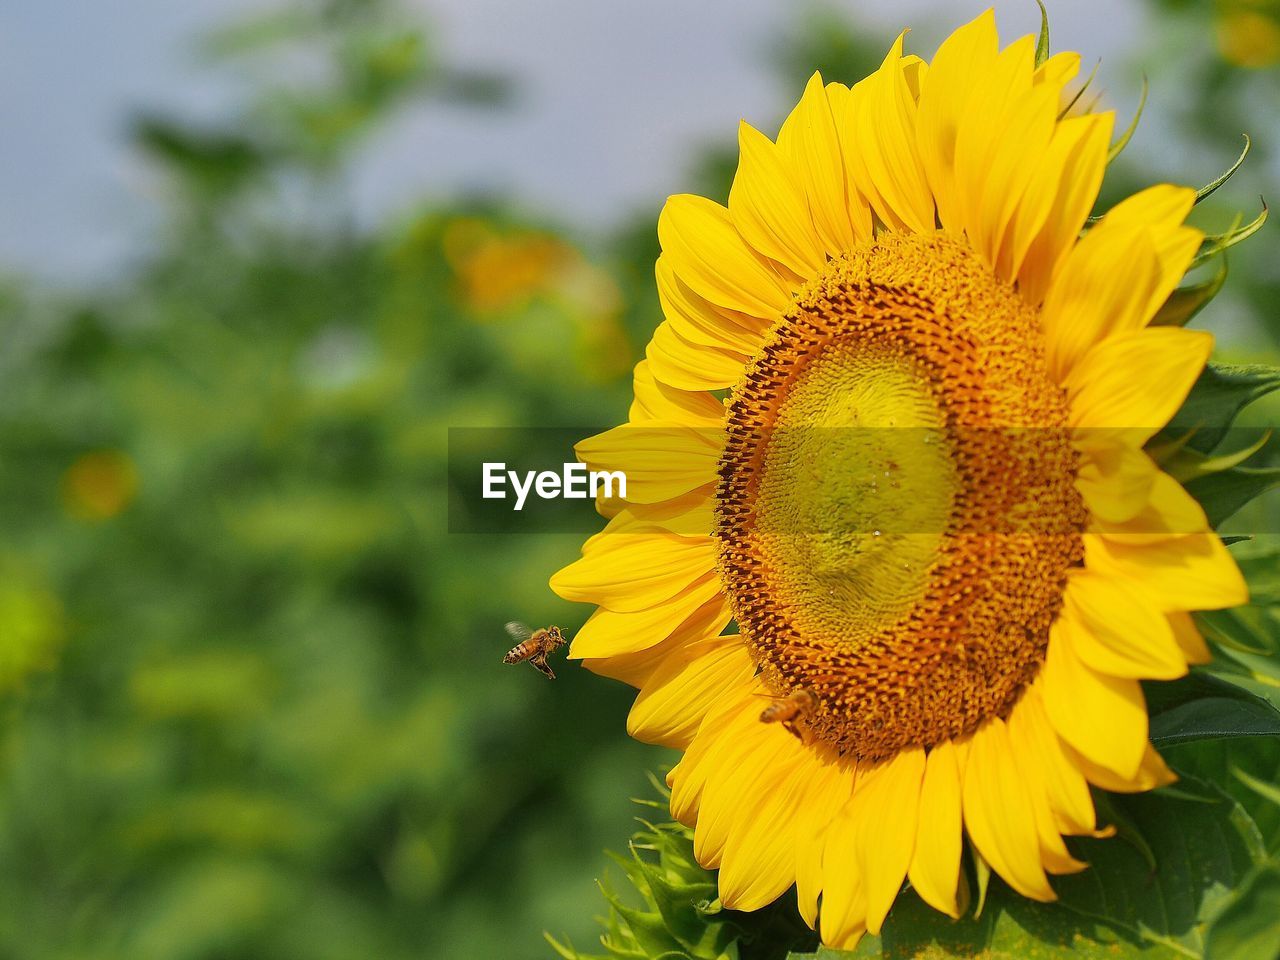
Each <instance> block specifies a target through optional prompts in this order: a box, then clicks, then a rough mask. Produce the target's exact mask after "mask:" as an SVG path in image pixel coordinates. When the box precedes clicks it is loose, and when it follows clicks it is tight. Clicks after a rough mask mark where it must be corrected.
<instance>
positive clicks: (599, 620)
mask: <svg viewBox="0 0 1280 960" xmlns="http://www.w3.org/2000/svg"><path fill="white" fill-rule="evenodd" d="M728 622H729V607H728V603H727V601H725V600H724V598H723V597H722V596H721V594H720V579H719V577H718V576H716V574H715V573H708V574H705V575H704V576H702V577H700V578H699V579H697V580H695V581H694V582H693V583H692V584H690V585H689V586H688V587H686V588H685V589H684V590H682V591H680V592H679V593H678V594H676V595H675V596H674V597H672V598H671V599H670V600H665V601H663V602H662V603H657V604H654V605H653V606H652V607H649V608H647V609H644V610H638V611H635V612H631V613H615V612H614V611H612V610H606V609H605V608H604V607H600V608H598V609H597V610H596V612H595V613H593V614H592V615H591V617H590V619H588V620H587V622H586V623H585V624H583V625H582V629H581V630H579V631H578V633H577V636H575V637H574V638H573V643H572V644H570V646H569V657H570V658H571V659H574V660H579V659H581V660H586V661H588V662H587V663H585V664H584V666H586V667H587V668H588V669H591V670H593V671H594V672H597V673H604V674H605V676H617V675H618V674H617V671H618V670H627V666H628V665H627V664H626V663H618V664H617V665H616V666H615V667H614V668H613V669H612V670H611V671H610V672H606V670H604V669H596V667H595V666H593V665H592V662H591V661H595V660H600V659H603V658H618V657H620V656H621V655H623V654H632V653H637V652H639V651H642V650H649V649H650V648H652V647H655V646H657V645H659V644H661V643H663V642H664V641H666V640H668V639H669V638H671V637H682V638H684V639H689V638H690V637H696V638H701V637H703V636H716V635H717V634H719V633H720V631H721V630H723V629H724V625H725V624H726V623H728ZM631 673H632V671H628V673H627V676H622V677H619V679H624V680H626V682H628V683H632V682H633V681H632V680H631V679H628V676H630V675H631ZM634 685H635V686H639V683H635V684H634Z"/></svg>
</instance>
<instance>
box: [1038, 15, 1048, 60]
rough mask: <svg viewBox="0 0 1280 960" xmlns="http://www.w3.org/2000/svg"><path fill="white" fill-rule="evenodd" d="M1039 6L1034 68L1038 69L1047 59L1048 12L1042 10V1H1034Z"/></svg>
mask: <svg viewBox="0 0 1280 960" xmlns="http://www.w3.org/2000/svg"><path fill="white" fill-rule="evenodd" d="M1036 3H1037V4H1039V5H1040V36H1039V37H1037V38H1036V66H1037V67H1039V66H1040V65H1042V64H1043V63H1044V62H1045V61H1046V60H1048V59H1049V11H1048V10H1046V9H1045V8H1044V0H1036Z"/></svg>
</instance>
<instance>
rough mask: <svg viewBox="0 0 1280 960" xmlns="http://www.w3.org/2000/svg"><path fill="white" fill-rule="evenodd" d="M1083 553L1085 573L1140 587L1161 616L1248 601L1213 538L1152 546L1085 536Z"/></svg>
mask: <svg viewBox="0 0 1280 960" xmlns="http://www.w3.org/2000/svg"><path fill="white" fill-rule="evenodd" d="M1084 550H1085V564H1086V566H1088V567H1089V568H1090V569H1093V570H1097V571H1098V572H1099V573H1101V574H1102V575H1103V576H1115V577H1122V578H1124V579H1125V580H1127V581H1135V582H1137V583H1140V584H1142V586H1143V588H1144V589H1145V590H1147V591H1148V592H1149V593H1150V594H1151V595H1152V597H1153V599H1154V600H1155V602H1156V603H1158V604H1159V605H1160V607H1161V609H1163V610H1166V611H1170V610H1221V609H1225V608H1227V607H1235V606H1239V605H1240V604H1242V603H1248V602H1249V588H1248V586H1247V585H1246V584H1245V581H1244V577H1243V576H1242V575H1241V573H1240V568H1239V567H1238V566H1236V562H1235V560H1234V559H1233V558H1232V556H1231V554H1230V553H1228V552H1227V548H1226V547H1225V546H1224V545H1223V543H1222V541H1221V540H1220V539H1219V538H1218V535H1217V534H1214V533H1192V534H1188V535H1187V536H1185V537H1172V538H1169V539H1166V540H1159V541H1156V542H1153V543H1119V542H1117V540H1116V538H1114V537H1099V536H1095V535H1093V534H1085V535H1084Z"/></svg>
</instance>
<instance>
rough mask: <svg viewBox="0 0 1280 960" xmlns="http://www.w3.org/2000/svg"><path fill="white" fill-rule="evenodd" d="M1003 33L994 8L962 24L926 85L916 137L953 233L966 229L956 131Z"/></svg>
mask: <svg viewBox="0 0 1280 960" xmlns="http://www.w3.org/2000/svg"><path fill="white" fill-rule="evenodd" d="M997 43H998V39H997V37H996V21H995V14H994V13H993V12H992V11H991V10H987V11H986V12H984V13H982V14H981V15H979V16H978V17H977V18H976V19H974V20H973V21H971V22H970V23H968V24H966V25H965V26H963V27H961V28H960V29H958V30H956V31H955V32H954V33H953V34H951V36H950V37H948V38H947V39H946V40H945V41H943V43H942V46H940V47H939V48H938V52H937V54H936V55H935V56H934V58H933V62H932V63H931V64H930V65H929V72H928V74H927V75H926V76H925V78H924V83H923V84H922V86H921V89H920V105H919V110H918V112H917V115H916V132H917V136H916V143H917V150H918V152H919V155H920V164H921V166H922V168H923V169H924V171H925V173H926V176H927V178H928V182H929V186H930V188H931V192H932V194H933V196H934V197H935V198H936V200H937V204H938V219H939V220H940V221H941V223H942V226H943V227H945V228H946V229H947V230H949V231H951V232H952V233H957V234H958V233H963V232H964V223H963V221H962V218H961V207H960V203H959V192H958V190H957V189H956V173H955V156H956V137H957V134H958V131H959V128H960V125H961V123H962V122H963V120H964V119H965V118H966V117H968V116H970V115H971V114H972V112H973V103H974V96H975V84H974V82H973V78H974V77H976V76H985V75H986V74H987V73H988V72H989V70H990V67H991V64H992V63H993V62H994V61H995V57H996V52H997Z"/></svg>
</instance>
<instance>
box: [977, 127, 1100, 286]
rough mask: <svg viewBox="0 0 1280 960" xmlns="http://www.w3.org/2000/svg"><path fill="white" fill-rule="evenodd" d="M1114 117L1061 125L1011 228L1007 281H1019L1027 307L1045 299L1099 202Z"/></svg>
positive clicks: (1006, 253) (1054, 134) (1008, 244)
mask: <svg viewBox="0 0 1280 960" xmlns="http://www.w3.org/2000/svg"><path fill="white" fill-rule="evenodd" d="M1114 119H1115V115H1114V114H1113V113H1110V112H1108V113H1100V114H1090V115H1088V116H1084V117H1072V118H1069V119H1066V120H1062V121H1059V123H1058V125H1057V127H1056V128H1055V129H1054V132H1053V139H1052V140H1050V142H1049V147H1048V149H1047V150H1046V151H1045V154H1044V156H1043V157H1042V158H1041V160H1040V162H1039V163H1038V164H1037V165H1036V169H1035V173H1034V175H1033V177H1032V179H1031V183H1030V184H1029V185H1028V187H1027V192H1026V194H1025V196H1024V197H1023V201H1022V203H1021V204H1020V205H1019V207H1018V213H1017V216H1016V217H1015V219H1014V222H1013V226H1012V228H1011V234H1010V236H1009V238H1008V241H1007V242H1006V244H1005V246H1004V248H1003V250H1002V254H1004V255H1006V256H1007V257H1008V260H1007V267H1006V270H1007V272H1006V273H1005V274H1004V275H1005V276H1016V277H1017V278H1018V290H1019V292H1020V293H1021V294H1022V297H1023V299H1025V300H1026V301H1027V302H1028V303H1032V304H1036V303H1039V302H1040V301H1042V300H1043V299H1044V296H1045V293H1046V292H1047V291H1048V289H1049V285H1050V283H1051V282H1052V280H1053V278H1054V277H1055V276H1056V275H1057V273H1058V271H1059V269H1060V268H1061V266H1062V263H1063V261H1064V260H1065V258H1066V255H1067V254H1068V253H1069V252H1070V250H1071V249H1072V247H1073V246H1074V245H1075V243H1076V238H1077V237H1078V236H1079V235H1080V228H1081V227H1083V226H1084V223H1085V220H1086V219H1088V216H1089V211H1090V210H1092V209H1093V205H1094V203H1095V202H1096V200H1097V199H1098V190H1099V189H1100V188H1101V187H1102V175H1103V173H1104V171H1105V170H1106V168H1107V147H1108V144H1109V143H1110V142H1111V129H1112V126H1113V125H1114Z"/></svg>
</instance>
